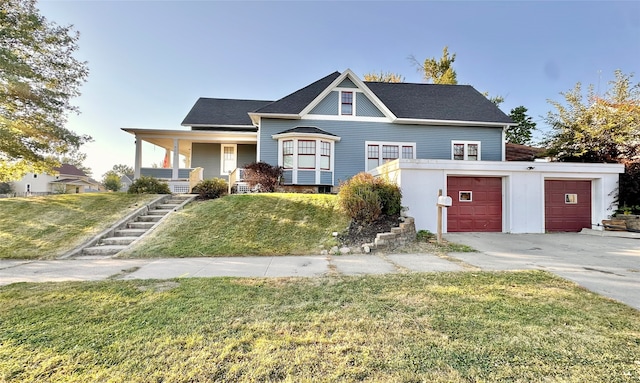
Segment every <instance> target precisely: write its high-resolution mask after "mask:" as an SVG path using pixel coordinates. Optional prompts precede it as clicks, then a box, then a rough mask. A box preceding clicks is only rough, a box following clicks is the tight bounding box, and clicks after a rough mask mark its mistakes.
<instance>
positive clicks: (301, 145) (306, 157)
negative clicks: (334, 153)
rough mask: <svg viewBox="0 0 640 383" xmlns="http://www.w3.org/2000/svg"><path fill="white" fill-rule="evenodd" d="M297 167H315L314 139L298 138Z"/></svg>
mask: <svg viewBox="0 0 640 383" xmlns="http://www.w3.org/2000/svg"><path fill="white" fill-rule="evenodd" d="M298 168H299V169H315V168H316V141H315V140H313V141H312V140H298Z"/></svg>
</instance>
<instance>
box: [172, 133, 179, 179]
mask: <svg viewBox="0 0 640 383" xmlns="http://www.w3.org/2000/svg"><path fill="white" fill-rule="evenodd" d="M178 145H179V140H178V139H177V138H174V139H173V172H172V173H171V179H172V180H177V179H178V169H180V148H179V146H178Z"/></svg>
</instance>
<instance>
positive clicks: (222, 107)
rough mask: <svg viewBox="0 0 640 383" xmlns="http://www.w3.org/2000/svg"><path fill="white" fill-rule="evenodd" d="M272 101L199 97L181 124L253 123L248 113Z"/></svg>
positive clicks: (219, 124)
mask: <svg viewBox="0 0 640 383" xmlns="http://www.w3.org/2000/svg"><path fill="white" fill-rule="evenodd" d="M270 103H272V101H261V100H230V99H223V98H205V97H200V98H199V99H198V101H196V103H195V105H194V106H193V108H191V111H189V114H187V117H185V118H184V120H183V121H182V125H183V126H193V125H207V126H233V125H249V126H251V125H253V123H252V122H251V118H250V117H249V115H248V113H249V112H253V111H255V110H257V109H260V108H262V107H264V106H265V105H268V104H270Z"/></svg>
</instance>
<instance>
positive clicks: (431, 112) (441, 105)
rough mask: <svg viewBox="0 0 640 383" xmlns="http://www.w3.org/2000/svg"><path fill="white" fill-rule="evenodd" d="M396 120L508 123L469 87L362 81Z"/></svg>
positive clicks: (501, 113) (481, 96)
mask: <svg viewBox="0 0 640 383" xmlns="http://www.w3.org/2000/svg"><path fill="white" fill-rule="evenodd" d="M365 84H366V85H367V86H368V87H369V89H371V91H372V92H373V93H374V94H375V95H376V96H377V97H378V98H379V99H380V101H382V102H383V103H384V104H385V105H386V106H387V108H389V110H391V112H392V113H393V114H394V115H395V116H396V117H398V118H410V119H424V120H450V121H482V122H498V123H512V122H513V121H512V120H511V118H509V116H507V115H506V114H504V112H502V111H501V110H500V109H499V108H498V107H497V106H495V104H493V103H492V102H491V101H489V100H488V99H487V98H486V97H485V96H483V95H482V94H481V93H480V92H478V91H477V90H475V89H474V88H473V87H472V86H470V85H437V84H412V83H384V82H366V83H365Z"/></svg>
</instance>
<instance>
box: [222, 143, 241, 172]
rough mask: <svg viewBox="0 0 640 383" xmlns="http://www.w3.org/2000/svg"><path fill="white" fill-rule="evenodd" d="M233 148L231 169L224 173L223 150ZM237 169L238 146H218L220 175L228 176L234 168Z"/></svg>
mask: <svg viewBox="0 0 640 383" xmlns="http://www.w3.org/2000/svg"><path fill="white" fill-rule="evenodd" d="M225 147H227V148H233V157H234V158H233V160H234V162H235V163H234V165H233V169H229V171H228V172H225V171H224V148H225ZM237 167H238V145H236V144H220V175H227V176H228V175H229V174H230V173H231V172H232V171H233V170H234V169H235V168H237Z"/></svg>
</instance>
